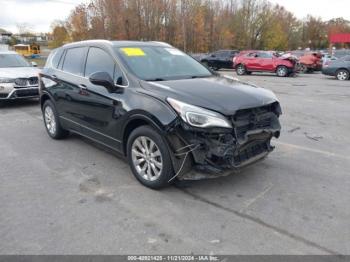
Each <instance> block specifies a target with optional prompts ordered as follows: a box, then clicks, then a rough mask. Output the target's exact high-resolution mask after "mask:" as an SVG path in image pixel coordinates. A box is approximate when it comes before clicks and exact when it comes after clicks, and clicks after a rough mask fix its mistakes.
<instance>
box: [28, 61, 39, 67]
mask: <svg viewBox="0 0 350 262" xmlns="http://www.w3.org/2000/svg"><path fill="white" fill-rule="evenodd" d="M30 64H31V65H32V67H38V64H37V63H36V62H30Z"/></svg>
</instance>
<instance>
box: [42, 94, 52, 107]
mask: <svg viewBox="0 0 350 262" xmlns="http://www.w3.org/2000/svg"><path fill="white" fill-rule="evenodd" d="M47 100H52V101H53V98H52V97H51V95H49V94H48V93H46V92H45V93H43V94H42V95H41V96H40V108H41V109H42V108H43V106H44V103H45V101H47Z"/></svg>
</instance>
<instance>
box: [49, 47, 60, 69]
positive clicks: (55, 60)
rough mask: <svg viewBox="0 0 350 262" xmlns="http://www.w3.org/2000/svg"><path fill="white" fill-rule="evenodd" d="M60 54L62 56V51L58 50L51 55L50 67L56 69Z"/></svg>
mask: <svg viewBox="0 0 350 262" xmlns="http://www.w3.org/2000/svg"><path fill="white" fill-rule="evenodd" d="M62 54H63V49H58V50H56V52H55V53H54V54H53V56H52V60H51V65H52V66H53V67H54V68H57V67H58V63H59V62H60V60H61V57H62Z"/></svg>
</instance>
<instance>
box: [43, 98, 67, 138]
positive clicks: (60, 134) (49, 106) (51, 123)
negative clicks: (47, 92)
mask: <svg viewBox="0 0 350 262" xmlns="http://www.w3.org/2000/svg"><path fill="white" fill-rule="evenodd" d="M42 112H43V118H44V124H45V128H46V131H47V133H48V134H49V136H50V137H51V138H53V139H62V138H64V137H66V136H67V135H68V134H69V132H68V131H67V130H65V129H63V128H62V126H61V123H60V121H59V117H58V113H57V110H56V108H55V106H54V104H53V103H52V102H51V101H50V100H46V101H45V103H44V105H43V110H42Z"/></svg>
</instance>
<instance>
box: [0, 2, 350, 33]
mask: <svg viewBox="0 0 350 262" xmlns="http://www.w3.org/2000/svg"><path fill="white" fill-rule="evenodd" d="M82 2H85V3H86V2H88V0H0V8H1V10H0V28H3V29H5V30H8V31H11V32H13V33H18V28H17V25H18V24H27V25H28V26H29V27H30V28H31V30H32V31H34V32H49V31H50V25H51V23H52V22H53V21H54V20H57V19H58V20H64V19H66V18H67V17H68V15H69V14H70V12H71V10H72V9H73V8H74V7H75V6H76V5H78V4H79V3H82ZM270 2H272V3H277V4H280V5H282V6H284V7H285V8H286V9H287V10H289V11H291V12H293V13H294V14H295V15H296V16H297V17H298V18H300V19H302V18H304V17H306V16H307V14H311V15H313V16H320V17H321V18H323V19H324V20H329V19H331V18H335V17H343V18H345V19H347V20H350V12H349V10H350V0H331V1H330V0H270Z"/></svg>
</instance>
